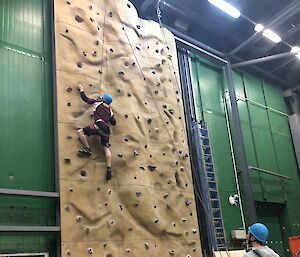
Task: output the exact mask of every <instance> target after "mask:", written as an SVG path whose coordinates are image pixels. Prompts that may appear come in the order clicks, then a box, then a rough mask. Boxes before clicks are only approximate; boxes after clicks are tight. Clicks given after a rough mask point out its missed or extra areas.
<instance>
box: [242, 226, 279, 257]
mask: <svg viewBox="0 0 300 257" xmlns="http://www.w3.org/2000/svg"><path fill="white" fill-rule="evenodd" d="M268 234H269V231H268V228H267V227H266V226H265V225H264V224H262V223H254V224H253V225H252V226H250V227H249V228H248V234H247V246H248V247H247V250H248V252H247V253H246V254H244V256H243V257H279V255H278V254H277V253H276V252H274V250H273V249H271V248H269V247H268V246H267V245H266V242H267V239H268ZM249 246H250V249H251V250H250V249H249ZM249 250H250V251H249Z"/></svg>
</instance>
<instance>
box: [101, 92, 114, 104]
mask: <svg viewBox="0 0 300 257" xmlns="http://www.w3.org/2000/svg"><path fill="white" fill-rule="evenodd" d="M102 99H103V102H104V103H106V104H111V102H112V95H111V94H108V93H105V94H104V95H103V96H102Z"/></svg>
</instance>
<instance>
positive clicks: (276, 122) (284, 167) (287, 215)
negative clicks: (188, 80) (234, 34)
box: [192, 56, 300, 256]
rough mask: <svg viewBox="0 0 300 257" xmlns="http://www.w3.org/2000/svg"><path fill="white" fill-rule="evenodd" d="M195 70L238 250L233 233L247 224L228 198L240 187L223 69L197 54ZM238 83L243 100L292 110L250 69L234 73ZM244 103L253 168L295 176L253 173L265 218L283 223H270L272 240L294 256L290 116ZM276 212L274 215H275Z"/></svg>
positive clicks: (298, 211) (298, 216)
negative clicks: (228, 124)
mask: <svg viewBox="0 0 300 257" xmlns="http://www.w3.org/2000/svg"><path fill="white" fill-rule="evenodd" d="M192 70H193V74H192V77H193V78H192V79H193V86H194V96H195V102H196V109H197V110H196V111H197V115H198V120H201V119H202V118H204V119H205V121H206V122H207V124H208V126H209V130H210V135H211V141H212V148H213V156H214V162H215V166H216V171H217V176H218V181H219V185H218V186H219V191H220V198H221V204H222V212H223V219H224V225H225V231H226V235H227V243H228V246H229V247H231V248H236V247H238V245H239V243H238V242H234V241H233V240H231V236H230V232H231V230H233V229H238V228H239V227H241V226H242V223H241V218H240V210H239V207H238V206H231V205H230V204H229V203H228V196H229V195H231V194H234V193H236V192H237V190H236V186H235V180H234V171H233V163H232V159H231V156H230V148H229V137H228V133H227V129H226V122H225V113H224V104H223V95H224V90H226V85H225V83H224V77H223V72H222V70H221V69H220V67H215V66H214V65H212V64H210V63H209V62H207V61H206V60H204V59H201V58H200V57H197V56H193V58H192ZM234 81H235V87H236V92H237V95H238V96H241V98H245V97H246V98H249V99H250V100H252V101H255V102H257V103H259V104H261V105H266V106H268V107H271V108H274V109H277V110H278V111H280V112H286V105H285V102H284V100H283V96H282V91H281V90H280V89H279V88H277V87H274V86H272V85H270V84H268V83H266V82H264V81H262V80H259V79H257V78H255V77H253V76H251V75H249V74H246V73H245V74H240V73H234ZM238 107H239V112H240V118H241V125H242V130H243V137H244V141H245V147H246V154H247V160H248V164H249V166H255V167H258V168H262V169H266V170H270V171H273V172H276V173H280V174H282V175H286V176H289V177H291V178H292V180H290V181H286V180H282V179H279V178H278V177H274V176H271V175H267V174H261V173H258V172H254V171H250V174H251V184H252V188H253V193H254V199H255V201H256V206H257V212H258V218H259V220H261V221H262V222H265V223H267V224H268V225H270V224H272V222H275V221H277V224H276V226H275V223H274V226H271V225H270V226H271V227H272V228H271V232H273V230H274V232H273V233H271V235H270V238H269V239H270V240H269V244H270V246H271V247H273V248H274V249H275V250H277V251H278V252H279V253H280V254H281V256H284V254H286V256H289V255H288V253H287V251H286V250H287V248H288V245H287V238H288V236H291V235H297V234H298V235H299V234H300V231H299V228H300V225H299V223H300V206H299V204H297V203H298V202H299V199H300V198H299V196H300V185H299V173H298V169H297V165H296V160H295V154H294V149H293V144H292V139H291V134H290V130H289V124H288V118H287V117H286V116H284V115H282V114H279V113H275V112H273V111H271V110H270V109H269V108H264V107H262V106H258V105H257V104H252V103H249V102H247V101H244V100H242V99H239V100H238ZM233 137H234V135H233ZM236 158H237V159H238V156H236ZM268 210H271V211H268ZM245 211H247V210H245ZM270 213H273V214H274V216H273V217H270V215H269V214H270ZM278 221H280V224H278ZM273 228H274V229H273ZM275 228H276V229H275ZM278 231H280V233H279V232H278ZM281 240H283V243H281V242H280V241H281Z"/></svg>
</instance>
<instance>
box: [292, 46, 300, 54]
mask: <svg viewBox="0 0 300 257" xmlns="http://www.w3.org/2000/svg"><path fill="white" fill-rule="evenodd" d="M290 52H291V53H293V54H296V53H298V52H300V48H299V47H298V46H294V47H292V49H291V51H290Z"/></svg>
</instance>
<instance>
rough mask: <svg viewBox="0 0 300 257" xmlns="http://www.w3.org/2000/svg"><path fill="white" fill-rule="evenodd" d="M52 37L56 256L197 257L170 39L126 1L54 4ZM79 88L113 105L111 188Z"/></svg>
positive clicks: (60, 0)
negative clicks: (85, 148) (82, 131)
mask: <svg viewBox="0 0 300 257" xmlns="http://www.w3.org/2000/svg"><path fill="white" fill-rule="evenodd" d="M55 33H56V69H57V70H56V71H57V73H56V74H57V98H58V134H59V160H60V161H59V166H60V186H61V227H62V256H76V257H77V256H78V257H79V256H80V257H82V256H90V255H92V256H105V257H117V256H120V257H124V256H128V257H135V256H141V255H142V256H145V257H148V256H149V257H155V256H157V257H158V256H159V257H167V256H178V257H179V256H180V257H187V256H201V248H200V247H201V246H200V236H199V231H198V224H197V213H196V209H195V202H194V194H193V186H192V181H191V172H190V163H189V153H188V147H187V141H186V140H187V139H186V134H185V125H184V124H185V120H184V115H183V105H182V98H181V89H180V84H179V76H178V64H177V55H176V47H175V41H174V37H173V35H172V34H171V33H170V32H169V31H167V30H165V29H161V28H160V26H159V25H158V24H157V23H155V22H153V21H146V20H142V19H140V18H138V14H137V12H136V9H135V8H134V6H133V5H132V4H131V3H130V2H128V1H126V0H97V1H96V0H95V1H93V0H84V1H83V0H69V1H66V0H56V1H55ZM78 83H81V84H82V85H83V86H84V89H85V92H86V94H87V95H89V96H93V95H95V94H99V93H103V92H108V93H110V94H112V95H113V97H114V101H113V103H112V108H113V111H114V113H115V117H116V120H117V125H116V127H112V129H111V130H112V134H111V144H112V146H111V151H112V156H113V165H112V168H113V172H114V177H113V179H112V180H111V181H109V182H106V181H105V172H106V165H105V159H104V154H103V150H102V149H101V147H100V145H99V142H98V140H99V139H98V138H97V137H94V138H92V137H91V138H89V141H90V142H91V148H92V151H93V153H92V156H91V157H90V158H79V157H77V155H76V153H77V151H78V149H80V148H81V147H82V145H81V143H80V141H79V139H78V136H77V134H76V129H77V128H80V127H85V126H87V125H88V124H90V123H91V122H92V120H93V117H92V113H93V109H92V107H91V106H89V105H87V104H86V103H84V102H82V101H81V99H80V96H79V92H78V90H77V88H76V87H77V85H78Z"/></svg>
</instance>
